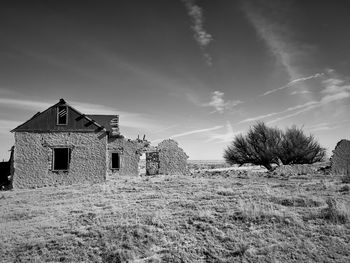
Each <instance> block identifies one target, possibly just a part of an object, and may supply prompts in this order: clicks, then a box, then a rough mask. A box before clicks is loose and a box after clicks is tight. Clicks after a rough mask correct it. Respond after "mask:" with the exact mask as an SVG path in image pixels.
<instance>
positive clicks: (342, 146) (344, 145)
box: [331, 140, 350, 175]
mask: <svg viewBox="0 0 350 263" xmlns="http://www.w3.org/2000/svg"><path fill="white" fill-rule="evenodd" d="M331 167H332V173H334V174H343V175H350V141H349V140H341V141H339V142H338V143H337V145H336V146H335V149H334V150H333V155H332V157H331Z"/></svg>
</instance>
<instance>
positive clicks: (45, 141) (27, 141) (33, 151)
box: [12, 132, 107, 188]
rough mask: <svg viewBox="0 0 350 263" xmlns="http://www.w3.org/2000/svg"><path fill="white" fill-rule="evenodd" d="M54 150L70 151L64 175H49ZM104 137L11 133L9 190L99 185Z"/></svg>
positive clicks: (100, 134) (103, 168)
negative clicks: (13, 140) (11, 176)
mask: <svg viewBox="0 0 350 263" xmlns="http://www.w3.org/2000/svg"><path fill="white" fill-rule="evenodd" d="M54 147H69V148H71V158H70V165H69V170H68V171H58V172H57V171H53V170H52V158H53V157H52V156H53V148H54ZM106 149H107V137H106V136H105V134H104V133H103V132H98V133H93V132H51V133H29V132H16V133H15V149H14V174H13V182H12V184H13V188H36V187H43V186H50V185H67V184H75V183H86V182H92V183H97V182H102V181H104V180H105V179H106V168H107V167H106V157H107V156H106V152H107V151H106Z"/></svg>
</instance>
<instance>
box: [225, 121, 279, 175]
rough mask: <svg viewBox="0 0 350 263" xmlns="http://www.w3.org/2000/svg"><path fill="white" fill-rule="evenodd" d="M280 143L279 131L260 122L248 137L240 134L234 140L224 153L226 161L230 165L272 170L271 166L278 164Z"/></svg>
mask: <svg viewBox="0 0 350 263" xmlns="http://www.w3.org/2000/svg"><path fill="white" fill-rule="evenodd" d="M280 141H281V131H280V130H279V129H277V128H270V127H267V126H266V125H265V123H263V122H258V123H256V124H255V125H254V126H252V127H251V128H250V129H249V131H248V133H247V135H246V136H243V135H242V134H240V135H238V136H236V137H235V138H234V140H233V142H232V144H231V145H230V146H228V147H227V149H226V150H225V152H224V159H225V160H226V162H227V163H229V164H239V165H243V164H245V163H252V164H255V165H262V166H264V167H265V168H266V169H268V170H271V169H272V166H271V164H273V163H275V164H278V157H277V152H276V150H277V149H278V145H279V144H280ZM276 146H277V147H276Z"/></svg>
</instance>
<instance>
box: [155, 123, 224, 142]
mask: <svg viewBox="0 0 350 263" xmlns="http://www.w3.org/2000/svg"><path fill="white" fill-rule="evenodd" d="M223 127H224V126H222V125H221V126H220V125H219V126H214V127H210V128H205V129H198V130H192V131H187V132H183V133H178V134H173V135H170V136H168V137H166V138H162V139H156V140H153V141H152V143H156V142H160V141H162V140H165V139H168V138H170V139H173V138H178V137H183V136H188V135H192V134H197V133H205V132H210V131H215V130H218V129H221V128H223Z"/></svg>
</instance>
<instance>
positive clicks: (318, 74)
mask: <svg viewBox="0 0 350 263" xmlns="http://www.w3.org/2000/svg"><path fill="white" fill-rule="evenodd" d="M323 75H324V73H316V74H314V75H311V76H307V77H302V78H297V79H294V80H292V81H290V82H288V83H287V84H286V85H284V86H282V87H279V88H276V89H272V90H268V91H266V92H265V93H264V94H262V95H260V96H266V95H268V94H271V93H274V92H276V91H279V90H284V89H287V88H290V87H293V86H294V85H296V84H298V83H301V82H304V81H307V80H310V79H315V78H319V77H321V76H323ZM300 93H304V94H305V93H309V91H307V90H304V91H301V92H299V93H298V94H300ZM292 94H297V93H292Z"/></svg>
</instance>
